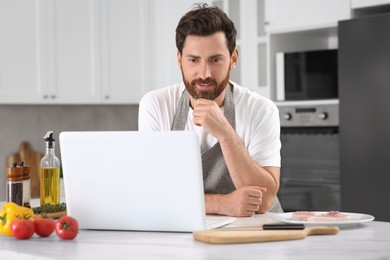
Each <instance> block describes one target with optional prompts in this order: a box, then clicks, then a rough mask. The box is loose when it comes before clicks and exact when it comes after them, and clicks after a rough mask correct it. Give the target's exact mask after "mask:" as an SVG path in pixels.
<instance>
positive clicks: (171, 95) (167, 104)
mask: <svg viewBox="0 0 390 260" xmlns="http://www.w3.org/2000/svg"><path fill="white" fill-rule="evenodd" d="M231 83H232V84H233V85H234V90H233V98H234V106H235V113H236V115H235V116H236V132H237V134H238V136H239V137H240V139H241V141H242V143H243V144H244V146H245V148H246V149H247V150H248V152H249V154H250V156H251V157H252V158H253V159H254V160H255V161H256V162H257V163H258V164H259V165H261V166H275V167H280V148H281V143H280V122H279V110H278V108H277V107H276V105H275V104H274V103H273V102H272V101H271V100H269V99H267V98H265V97H262V96H260V95H259V94H257V93H255V92H252V91H250V90H249V89H247V88H243V87H241V86H239V85H237V84H235V83H233V82H231ZM184 89H185V86H184V84H183V83H180V84H175V85H172V86H169V87H166V88H162V89H157V90H153V91H150V92H149V93H147V94H146V95H145V96H144V97H143V98H142V99H141V101H140V105H139V117H138V129H139V130H140V131H170V130H171V126H172V122H173V117H174V115H175V113H176V108H177V106H178V104H179V100H180V97H181V94H182V92H183V91H184ZM221 110H222V111H223V107H222V108H221ZM192 113H193V110H192V109H191V108H190V109H189V112H188V118H187V123H186V126H185V130H194V131H196V132H197V134H198V136H199V141H200V144H201V150H202V152H204V151H207V150H208V149H210V148H211V147H212V146H213V145H214V144H215V143H217V141H218V140H217V139H216V138H215V137H214V136H212V135H211V134H209V133H207V132H206V131H205V130H204V128H203V127H202V126H196V125H194V124H193V122H192Z"/></svg>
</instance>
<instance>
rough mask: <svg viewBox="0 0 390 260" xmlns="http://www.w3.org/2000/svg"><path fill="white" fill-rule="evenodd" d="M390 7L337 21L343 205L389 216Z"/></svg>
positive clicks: (380, 216) (388, 218) (379, 216)
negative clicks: (378, 13)
mask: <svg viewBox="0 0 390 260" xmlns="http://www.w3.org/2000/svg"><path fill="white" fill-rule="evenodd" d="M389 25H390V13H387V14H381V15H372V16H367V17H361V18H356V19H352V20H349V21H343V22H340V23H339V30H338V33H339V64H340V80H339V86H340V88H339V90H340V158H341V160H342V164H341V183H342V189H341V192H342V193H341V194H342V210H343V211H350V212H364V213H368V214H372V215H374V216H375V219H376V220H381V221H390V207H389V206H388V202H387V199H388V198H389V197H390V188H389V185H390V174H389V164H390V116H389V115H388V114H387V113H388V112H386V111H389V110H390V34H389Z"/></svg>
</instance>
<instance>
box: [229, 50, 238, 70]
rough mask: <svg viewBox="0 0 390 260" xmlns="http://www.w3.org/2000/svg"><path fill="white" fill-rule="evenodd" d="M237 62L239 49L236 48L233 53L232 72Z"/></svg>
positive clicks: (231, 59)
mask: <svg viewBox="0 0 390 260" xmlns="http://www.w3.org/2000/svg"><path fill="white" fill-rule="evenodd" d="M237 61H238V49H237V48H235V49H234V51H233V53H232V57H231V58H230V70H232V69H234V68H235V67H236V65H237Z"/></svg>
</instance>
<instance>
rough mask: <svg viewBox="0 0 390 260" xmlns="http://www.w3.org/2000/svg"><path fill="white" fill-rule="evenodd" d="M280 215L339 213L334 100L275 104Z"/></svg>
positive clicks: (336, 111)
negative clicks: (279, 141)
mask: <svg viewBox="0 0 390 260" xmlns="http://www.w3.org/2000/svg"><path fill="white" fill-rule="evenodd" d="M277 106H278V108H279V112H280V122H281V136H280V138H281V143H282V149H281V157H282V167H281V177H280V189H279V192H278V197H279V199H280V202H281V204H282V207H283V209H284V211H286V212H289V211H297V210H313V211H328V210H340V208H341V205H340V204H341V203H340V162H339V111H338V100H324V101H317V102H310V101H304V102H280V103H277Z"/></svg>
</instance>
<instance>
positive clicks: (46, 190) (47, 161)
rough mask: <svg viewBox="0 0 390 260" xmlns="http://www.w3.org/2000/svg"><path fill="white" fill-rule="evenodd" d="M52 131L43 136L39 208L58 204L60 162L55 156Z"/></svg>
mask: <svg viewBox="0 0 390 260" xmlns="http://www.w3.org/2000/svg"><path fill="white" fill-rule="evenodd" d="M53 133H54V132H53V131H48V132H47V133H46V135H45V136H44V139H45V147H46V149H45V150H46V152H45V155H44V156H43V158H42V160H41V172H40V198H41V206H42V205H45V204H50V205H55V204H58V203H60V160H59V159H58V158H57V156H56V155H55V140H54V138H53Z"/></svg>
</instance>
